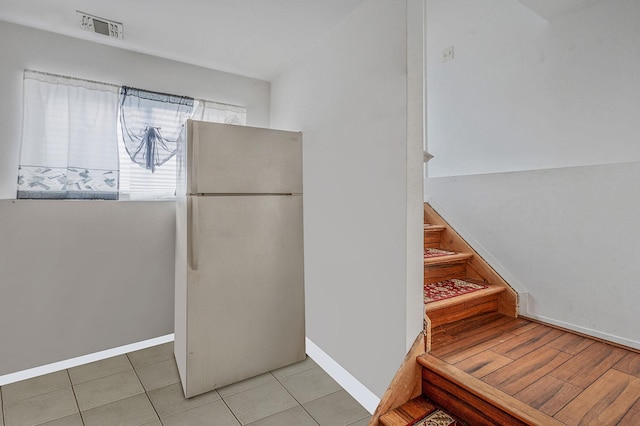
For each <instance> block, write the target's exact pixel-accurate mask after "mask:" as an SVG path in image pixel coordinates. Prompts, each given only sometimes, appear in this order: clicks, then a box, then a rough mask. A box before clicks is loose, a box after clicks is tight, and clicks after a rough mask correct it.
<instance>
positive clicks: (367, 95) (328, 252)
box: [271, 0, 419, 396]
mask: <svg viewBox="0 0 640 426" xmlns="http://www.w3.org/2000/svg"><path fill="white" fill-rule="evenodd" d="M406 103H407V97H406V7H405V2H404V1H402V2H398V1H389V0H367V1H365V2H364V3H363V4H362V5H361V6H360V7H358V8H357V9H356V10H354V11H353V12H352V13H351V15H349V16H348V17H347V18H346V19H345V20H344V21H342V22H341V23H340V24H339V25H337V26H336V27H335V28H334V29H333V30H332V31H331V32H330V33H329V34H327V35H326V36H325V37H324V38H323V39H322V40H321V41H320V42H319V43H318V44H317V45H316V46H315V47H313V48H312V49H311V50H310V51H308V52H307V53H306V54H305V55H304V56H303V57H302V58H300V59H299V60H298V61H297V62H296V63H295V64H294V65H292V66H291V67H290V69H288V70H287V71H286V72H285V73H284V74H283V75H281V76H280V77H278V78H276V79H275V80H274V81H272V102H271V119H272V125H273V126H274V127H278V128H286V129H298V130H302V131H303V134H304V142H303V146H304V185H305V186H304V197H305V205H304V210H305V216H304V221H305V281H306V282H305V284H306V298H307V307H306V309H307V336H308V338H309V339H310V340H311V341H312V342H313V343H315V344H316V345H317V346H319V347H320V348H322V350H323V351H324V352H326V353H327V354H328V355H329V356H330V357H331V358H333V360H335V361H336V362H337V363H338V364H339V365H341V366H342V367H343V368H344V369H346V370H347V371H349V373H351V374H352V375H353V376H354V377H355V378H356V379H357V380H358V381H360V382H361V383H362V384H364V385H365V386H366V387H367V388H368V389H369V390H371V391H372V392H374V393H375V394H376V395H378V396H381V395H382V394H383V393H384V391H385V390H386V387H387V386H388V384H389V382H390V380H391V378H392V377H393V374H394V373H395V371H396V369H397V368H398V367H399V365H400V363H401V361H402V359H403V357H404V354H405V353H406V347H405V331H406V324H405V316H406V305H407V303H406V298H405V295H406V279H407V276H406V273H407V264H406V259H407V254H406V247H407V235H406V229H407V203H406V189H407V183H406V177H407V159H406V154H407V147H406V143H407V141H406V120H407V118H406V116H407V115H406ZM417 303H419V302H417ZM414 337H415V336H414Z"/></svg>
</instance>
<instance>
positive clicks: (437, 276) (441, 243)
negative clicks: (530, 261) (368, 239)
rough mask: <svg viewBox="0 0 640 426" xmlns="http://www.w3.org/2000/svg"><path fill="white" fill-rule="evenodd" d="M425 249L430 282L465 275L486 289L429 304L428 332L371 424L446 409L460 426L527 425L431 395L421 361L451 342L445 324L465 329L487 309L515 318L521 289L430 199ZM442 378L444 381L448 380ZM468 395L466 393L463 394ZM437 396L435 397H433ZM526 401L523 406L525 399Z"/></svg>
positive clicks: (389, 423) (473, 401)
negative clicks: (488, 418)
mask: <svg viewBox="0 0 640 426" xmlns="http://www.w3.org/2000/svg"><path fill="white" fill-rule="evenodd" d="M424 249H425V257H424V284H425V285H428V284H433V283H439V282H442V281H446V280H453V279H460V280H464V281H467V282H471V283H474V284H481V285H483V286H486V288H484V289H481V290H476V291H473V292H470V293H466V294H462V295H459V296H456V297H452V298H448V299H443V300H437V301H431V302H428V303H426V304H425V317H424V331H423V335H421V336H418V339H416V343H414V345H413V347H412V349H411V350H410V351H409V353H408V354H407V358H405V361H404V363H403V364H402V366H401V367H400V369H399V370H398V372H397V373H396V376H395V377H394V379H393V381H392V383H391V385H390V386H389V389H388V390H387V393H386V394H385V396H384V397H383V398H382V400H381V402H380V405H379V406H378V409H377V410H376V413H374V415H373V417H372V420H371V423H370V426H377V425H378V424H382V425H386V426H395V425H399V424H403V425H405V426H406V425H409V424H411V422H412V421H414V420H418V419H420V418H422V417H424V415H426V414H429V413H430V412H431V411H433V410H436V409H437V407H442V408H444V409H445V410H446V411H448V412H449V413H452V415H453V416H454V418H456V420H457V421H458V423H457V424H460V425H464V424H465V423H464V421H467V422H469V421H470V420H471V422H470V423H469V424H473V425H475V424H505V425H507V424H514V425H515V424H527V423H522V422H520V423H517V422H513V423H509V422H507V423H490V422H489V423H482V422H480V423H476V422H477V421H478V419H479V417H477V416H473V415H471V416H470V415H469V413H467V411H469V410H471V409H470V408H465V407H464V404H463V405H460V404H454V405H453V406H451V407H449V404H448V401H449V399H450V398H449V396H447V398H445V399H442V398H439V396H442V394H437V393H436V394H433V395H431V394H430V393H428V392H426V389H431V388H433V386H431V385H430V384H429V383H428V381H429V380H430V378H431V377H432V376H430V375H428V374H427V373H425V371H427V369H426V366H425V365H424V364H423V362H421V361H420V360H421V359H422V360H423V359H429V358H423V357H427V356H428V352H430V351H431V350H432V349H435V348H437V345H438V344H440V343H441V342H442V343H443V344H446V342H444V341H443V339H439V338H438V337H437V336H438V335H439V334H438V329H439V327H444V326H449V327H450V326H451V325H452V324H453V325H456V324H457V323H459V324H460V327H464V326H465V320H466V319H468V318H471V317H474V316H476V315H478V314H483V313H487V312H498V313H501V314H504V315H507V316H509V317H513V318H515V317H516V316H517V293H516V292H515V291H514V290H513V289H512V288H511V287H510V286H509V285H508V284H507V283H506V282H505V281H504V280H503V279H502V277H500V275H498V274H497V273H496V272H495V271H494V270H493V269H492V268H491V266H489V265H488V264H487V263H486V262H485V261H484V259H482V258H481V257H480V256H479V255H478V253H477V252H476V251H475V250H474V249H473V248H472V247H471V246H470V245H469V244H467V243H466V241H464V240H463V239H462V238H461V237H460V235H458V234H457V233H456V232H455V231H454V230H453V229H452V228H451V227H450V226H449V224H448V223H447V222H446V221H445V220H444V219H443V218H442V217H441V216H440V215H439V214H438V213H437V212H436V211H435V210H434V209H433V208H432V207H431V206H430V205H428V204H426V203H425V205H424ZM433 249H435V250H433ZM427 251H429V252H431V251H435V252H436V255H434V256H431V255H429V256H427V255H426V252H427ZM443 252H446V253H443ZM434 336H435V338H434ZM425 374H427V378H425ZM439 382H440V383H442V380H440V381H439ZM462 394H463V393H460V395H462ZM432 396H433V397H435V399H432V398H431V397H432ZM460 397H461V396H456V397H455V398H458V399H459V398H460ZM455 398H453V399H455ZM474 398H476V399H474ZM477 398H478V397H477V395H474V396H473V397H470V401H471V402H469V404H471V405H473V404H476V403H478V400H477ZM453 399H451V400H453ZM509 402H511V401H509ZM407 404H409V405H407ZM520 404H521V405H522V403H520ZM434 407H435V408H434ZM485 408H486V407H485ZM458 410H463V414H464V416H463V417H456V414H457V411H458ZM465 410H466V411H465ZM471 411H473V410H471ZM471 411H469V412H471ZM498 412H501V410H500V409H498V410H494V411H492V412H491V413H492V414H493V415H496V416H497V417H496V419H505V418H506V417H505V416H504V415H498V414H497V413H498ZM384 413H386V414H384ZM408 413H409V414H408ZM383 414H384V415H383ZM411 416H413V417H411ZM514 418H515V417H514ZM465 419H467V420H465ZM469 419H470V420H469ZM403 422H404V423H403ZM532 424H535V423H532Z"/></svg>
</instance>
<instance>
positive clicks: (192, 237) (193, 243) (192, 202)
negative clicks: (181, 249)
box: [187, 197, 198, 271]
mask: <svg viewBox="0 0 640 426" xmlns="http://www.w3.org/2000/svg"><path fill="white" fill-rule="evenodd" d="M187 208H188V209H189V225H190V226H189V253H188V256H189V266H191V269H193V270H194V271H197V270H198V197H189V198H188V201H187Z"/></svg>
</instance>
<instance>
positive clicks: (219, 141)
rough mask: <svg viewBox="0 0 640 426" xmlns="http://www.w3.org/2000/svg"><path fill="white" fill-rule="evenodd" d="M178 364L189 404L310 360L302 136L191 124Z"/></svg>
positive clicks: (180, 219) (181, 169)
mask: <svg viewBox="0 0 640 426" xmlns="http://www.w3.org/2000/svg"><path fill="white" fill-rule="evenodd" d="M185 134H186V137H185V138H183V139H182V140H180V141H179V142H178V150H177V154H176V155H177V168H178V190H177V193H176V198H177V212H176V265H175V267H176V270H175V276H176V278H175V287H176V288H175V291H176V294H175V343H174V346H175V349H174V352H175V357H176V362H177V365H178V371H179V373H180V379H181V381H182V386H183V389H184V393H185V396H186V397H187V398H189V397H192V396H195V395H199V394H201V393H204V392H208V391H210V390H213V389H217V388H220V387H222V386H226V385H228V384H231V383H235V382H238V381H240V380H243V379H246V378H249V377H253V376H256V375H258V374H262V373H265V372H267V371H270V370H273V369H276V368H279V367H283V366H285V365H288V364H292V363H295V362H298V361H301V360H303V359H304V357H305V321H304V266H303V265H304V257H303V236H302V134H301V133H299V132H287V131H279V130H272V129H260V128H255V127H246V126H236V125H228V124H219V123H209V122H201V121H194V120H188V121H187V123H186V132H185Z"/></svg>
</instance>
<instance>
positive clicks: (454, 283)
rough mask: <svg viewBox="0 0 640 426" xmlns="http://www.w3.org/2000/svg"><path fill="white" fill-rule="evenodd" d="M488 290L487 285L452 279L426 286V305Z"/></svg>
mask: <svg viewBox="0 0 640 426" xmlns="http://www.w3.org/2000/svg"><path fill="white" fill-rule="evenodd" d="M483 288H487V286H486V285H482V284H476V283H472V282H469V281H464V280H458V279H452V280H446V281H440V282H437V283H431V284H425V285H424V303H429V302H435V301H436V300H443V299H449V298H451V297H456V296H460V295H462V294H467V293H471V292H473V291H477V290H482V289H483Z"/></svg>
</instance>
